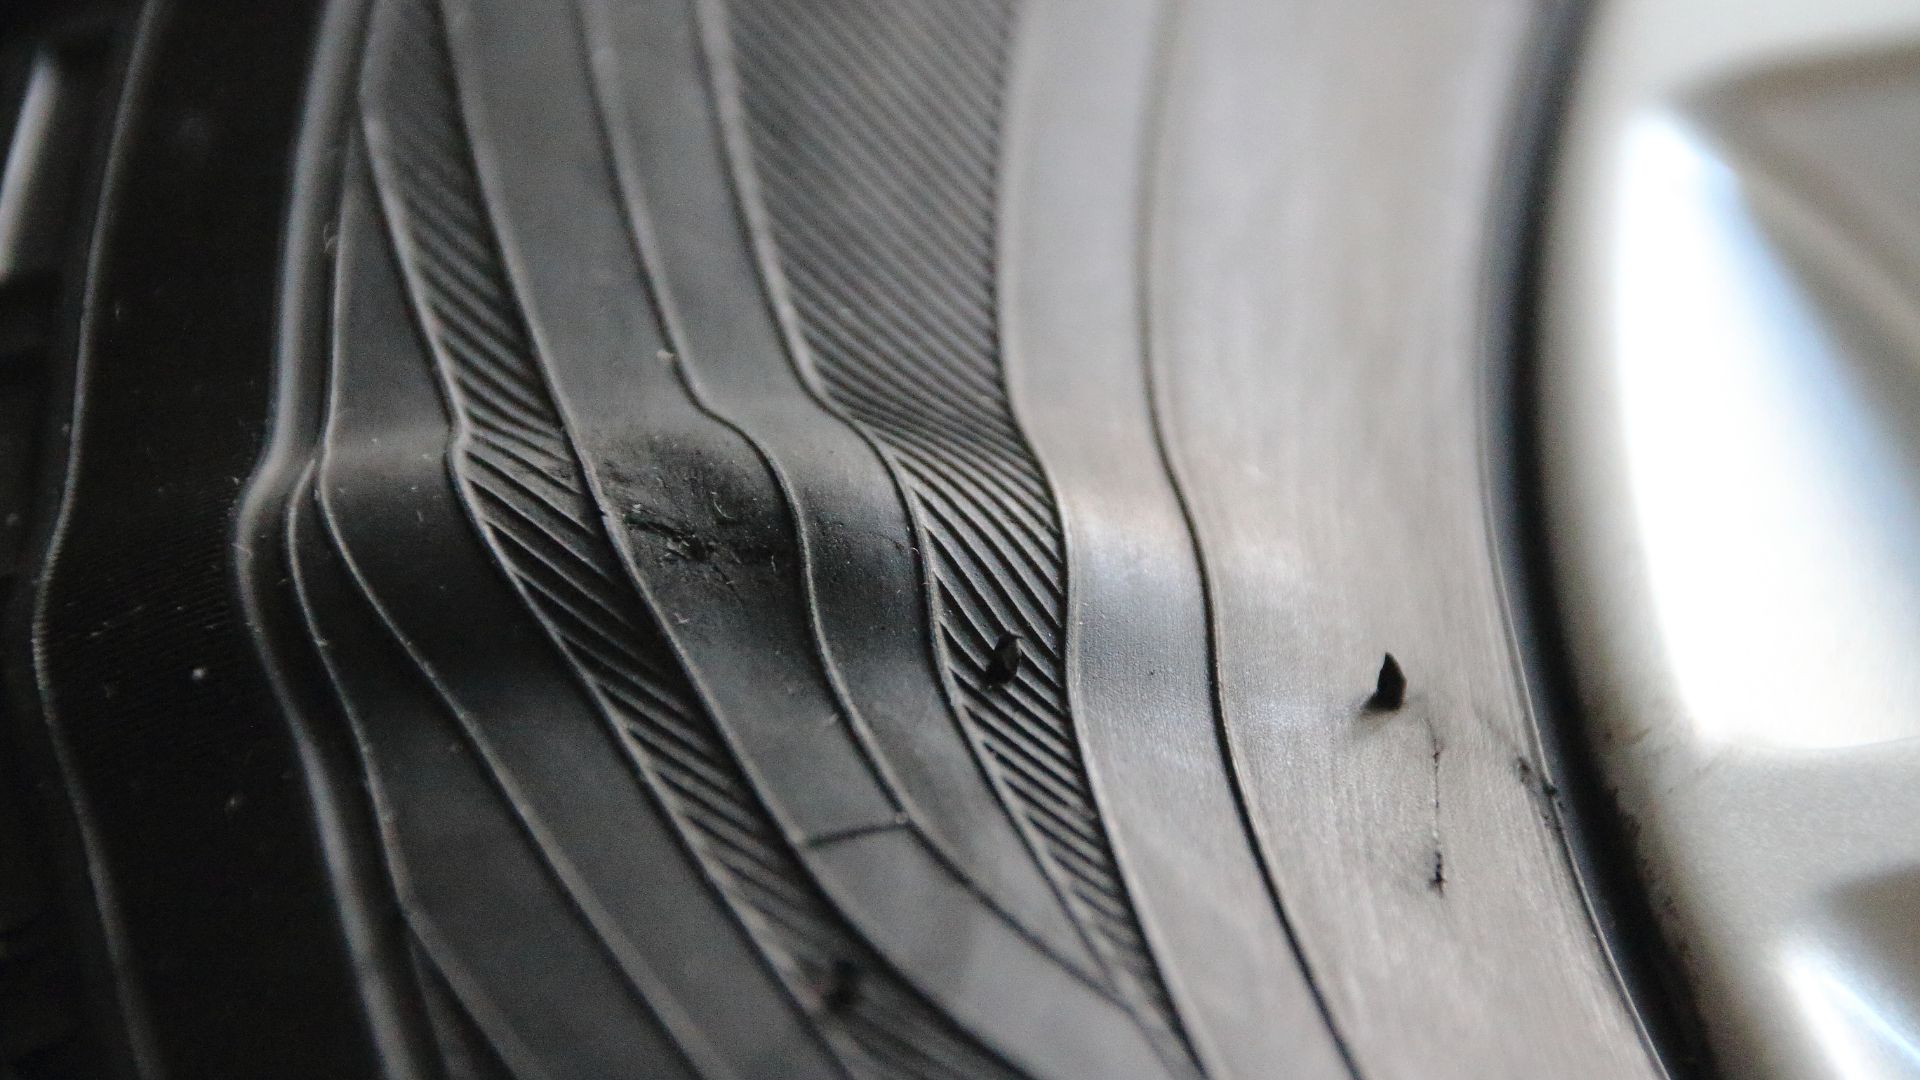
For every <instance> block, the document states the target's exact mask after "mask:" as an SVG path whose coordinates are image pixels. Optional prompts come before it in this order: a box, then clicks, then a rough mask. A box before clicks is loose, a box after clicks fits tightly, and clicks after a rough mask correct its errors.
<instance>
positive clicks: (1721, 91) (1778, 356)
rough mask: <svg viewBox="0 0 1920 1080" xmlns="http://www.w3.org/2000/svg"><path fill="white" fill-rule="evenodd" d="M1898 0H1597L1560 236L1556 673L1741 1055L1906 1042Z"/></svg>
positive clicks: (1556, 222)
mask: <svg viewBox="0 0 1920 1080" xmlns="http://www.w3.org/2000/svg"><path fill="white" fill-rule="evenodd" d="M1917 62H1920V4H1916V3H1913V2H1911V0H1908V2H1892V3H1889V2H1886V0H1818V2H1808V0H1617V2H1614V3H1611V4H1606V5H1603V6H1602V8H1601V10H1599V11H1598V12H1597V13H1596V15H1595V20H1594V25H1593V27H1592V32H1591V36H1590V39H1589V41H1588V43H1587V52H1586V55H1585V57H1584V59H1583V63H1582V65H1581V72H1580V83H1579V85H1578V86H1577V87H1576V90H1575V93H1574V97H1573V101H1572V104H1571V110H1570V113H1569V116H1568V126H1567V128H1566V129H1565V132H1564V135H1563V142H1562V146H1561V159H1560V162H1559V166H1558V173H1557V177H1556V185H1555V193H1554V206H1553V208H1552V211H1551V220H1550V228H1549V232H1548V239H1547V244H1548V248H1547V252H1546V263H1545V265H1546V267H1547V272H1546V274H1545V276H1544V283H1543V287H1544V289H1545V296H1544V297H1543V323H1542V329H1543V336H1542V339H1541V342H1540V345H1541V348H1540V354H1541V355H1540V361H1539V363H1540V365H1541V367H1540V372H1539V386H1540V393H1541V398H1542V400H1541V402H1540V408H1541V409H1542V410H1543V411H1542V417H1541V422H1540V432H1541V438H1540V445H1541V448H1542V451H1543V452H1544V454H1545V455H1546V459H1547V460H1546V462H1545V468H1546V472H1547V486H1548V496H1549V502H1550V504H1551V506H1550V510H1551V527H1552V534H1553V536H1552V538H1553V547H1554V553H1555V555H1554V557H1555V570H1556V577H1557V579H1558V584H1559V594H1560V598H1561V601H1562V604H1563V606H1564V609H1565V615H1566V617H1567V618H1568V620H1569V622H1568V629H1569V632H1570V639H1571V640H1572V641H1573V642H1574V653H1575V664H1576V668H1577V671H1576V678H1577V682H1578V685H1579V690H1580V694H1581V697H1582V699H1583V703H1584V705H1585V706H1586V712H1587V715H1588V716H1589V717H1590V721H1591V723H1592V725H1593V734H1594V738H1595V741H1596V743H1597V745H1598V747H1599V751H1600V753H1601V755H1602V758H1603V763H1604V766H1605V769H1606V772H1607V775H1608V777H1609V780H1610V781H1611V782H1612V784H1613V785H1614V786H1615V787H1616V789H1617V792H1618V797H1619V801H1620V804H1621V807H1622V809H1623V811H1624V812H1625V813H1626V815H1627V816H1628V818H1629V819H1630V822H1631V825H1632V832H1633V834H1634V836H1635V839H1636V842H1637V849H1638V854H1639V856H1640V858H1641V860H1642V863H1643V871H1644V873H1645V875H1646V877H1647V879H1648V881H1649V882H1650V885H1651V887H1652V889H1653V890H1654V894H1655V899H1656V901H1657V906H1658V907H1659V909H1660V910H1661V913H1662V915H1663V917H1664V919H1665V922H1666V927H1665V928H1666V931H1667V933H1668V935H1669V937H1670V939H1671V941H1672V943H1673V944H1674V945H1675V947H1676V948H1677V950H1678V951H1679V953H1680V955H1681V957H1682V959H1683V962H1684V963H1685V965H1686V967H1687V969H1688V972H1689V974H1690V976H1691V977H1692V981H1693V984H1694V987H1695V990H1696V993H1697V996H1698V999H1699V1004H1700V1007H1701V1012H1702V1014H1703V1016H1704V1018H1705V1021H1706V1024H1707V1027H1708V1029H1709V1034H1710V1036H1711V1038H1712V1040H1713V1042H1714V1043H1715V1045H1716V1050H1717V1053H1718V1056H1719V1058H1720V1064H1721V1065H1722V1067H1723V1068H1724V1070H1725V1075H1728V1076H1739V1077H1747V1076H1779V1077H1848V1078H1855V1077H1893V1076H1915V1075H1920V934H1916V933H1915V932H1914V926H1915V922H1916V920H1920V829H1916V828H1915V827H1914V826H1915V824H1916V822H1920V707H1917V706H1916V703H1917V702H1920V665H1916V663H1915V662H1914V657H1915V655H1916V648H1917V647H1920V469H1917V468H1916V466H1920V367H1916V366H1915V365H1916V364H1917V363H1920V213H1916V211H1920V142H1916V140H1915V138H1914V135H1915V126H1916V118H1920V63H1917Z"/></svg>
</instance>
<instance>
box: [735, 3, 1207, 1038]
mask: <svg viewBox="0 0 1920 1080" xmlns="http://www.w3.org/2000/svg"><path fill="white" fill-rule="evenodd" d="M1017 6H1018V5H1017V0H842V2H836V3H826V4H807V5H795V4H791V3H786V2H783V0H728V2H727V4H726V11H727V13H728V17H729V34H728V40H729V43H730V46H731V49H732V60H733V63H734V65H735V67H736V69H737V72H738V85H739V88H740V89H739V92H740V94H741V95H742V97H743V98H744V101H743V102H742V103H741V104H742V108H741V109H740V113H741V114H742V116H743V118H744V124H745V128H746V134H747V139H748V143H749V144H750V146H751V149H752V167H753V169H754V171H755V174H756V175H755V181H756V184H755V187H756V188H757V191H758V194H759V196H760V197H761V198H762V199H763V200H764V203H765V209H766V211H767V218H768V220H769V222H770V228H771V232H772V234H773V235H772V240H773V247H774V248H775V250H776V251H777V253H778V269H779V272H780V275H781V276H782V278H783V279H784V285H785V288H786V290H787V293H788V295H787V300H788V302H790V303H791V305H792V308H793V311H794V312H795V314H796V315H797V317H798V321H799V323H800V330H801V335H802V337H803V340H804V343H805V346H806V352H807V354H808V355H807V356H806V357H805V359H804V364H805V365H806V366H807V367H808V368H809V370H810V374H811V376H812V378H813V380H814V382H815V385H816V386H817V388H818V389H819V390H820V391H821V392H822V394H823V396H824V397H826V398H827V399H828V400H829V401H830V402H831V403H832V404H833V405H834V406H835V407H836V408H837V409H838V410H839V411H840V412H841V413H842V414H843V415H845V416H847V417H848V418H849V419H850V420H851V421H852V422H853V423H854V424H855V425H856V426H857V427H858V428H860V429H861V430H863V431H864V432H865V433H866V434H867V435H868V437H869V438H870V439H872V440H873V441H874V442H875V443H876V445H877V446H878V447H880V448H881V451H882V453H883V456H885V457H886V459H887V461H888V462H889V465H890V467H891V468H892V469H893V471H894V473H895V475H896V477H897V478H898V480H899V482H900V485H901V488H902V490H903V491H904V492H905V493H906V497H907V501H908V504H909V507H910V510H911V512H912V514H913V517H914V519H915V522H916V527H917V529H918V531H919V534H920V539H921V548H922V551H923V552H924V557H925V567H926V572H927V574H928V576H929V588H930V593H931V597H932V608H933V615H934V627H935V630H934V636H935V639H936V640H935V641H934V642H933V648H934V650H935V652H936V655H937V657H938V660H939V665H940V667H941V668H942V669H943V670H944V672H945V675H946V678H947V679H948V680H949V685H948V690H949V694H950V696H952V697H953V699H954V702H955V705H956V707H957V711H958V712H959V714H960V716H961V718H962V721H963V726H964V727H965V728H966V729H967V733H968V735H969V738H970V741H971V743H972V745H973V747H974V750H975V754H976V756H977V757H978V758H979V759H980V761H981V764H982V765H983V767H984V770H985V772H986V773H987V774H988V776H990V777H991V779H992V781H993V784H994V786H995V788H996V794H997V795H998V797H999V798H1000V799H1001V801H1002V803H1003V804H1004V805H1006V806H1007V808H1008V810H1009V812H1010V813H1011V814H1012V816H1013V817H1014V819H1015V821H1016V822H1017V823H1018V825H1019V826H1020V828H1021V831H1022V833H1023V835H1025V836H1026V837H1027V840H1028V844H1029V846H1030V848H1031V849H1032V851H1033V852H1034V855H1035V857H1036V859H1037V860H1038V861H1039V863H1040V864H1041V866H1042V867H1043V868H1044V870H1045V871H1046V873H1047V875H1048V877H1049V878H1050V879H1051V880H1052V881H1053V883H1054V887H1055V889H1056V891H1057V893H1058V894H1059V895H1060V897H1061V900H1062V903H1063V905H1064V906H1065V907H1066V909H1067V910H1068V912H1069V913H1070V914H1071V915H1072V916H1073V918H1074V920H1075V922H1076V924H1077V925H1078V926H1079V927H1080V928H1081V932H1082V934H1083V936H1084V937H1085V938H1086V939H1087V941H1088V944H1089V945H1090V946H1091V948H1092V950H1093V952H1094V954H1095V955H1096V956H1097V957H1099V958H1100V961H1101V963H1102V964H1103V966H1104V967H1105V969H1106V970H1105V976H1106V978H1107V980H1108V983H1109V985H1110V986H1111V988H1112V989H1113V990H1114V991H1115V992H1116V994H1117V995H1118V996H1119V997H1120V998H1121V1000H1123V1001H1125V1002H1127V1003H1128V1005H1129V1006H1130V1008H1131V1009H1132V1010H1133V1011H1134V1013H1135V1015H1136V1017H1137V1018H1138V1019H1139V1021H1140V1022H1141V1024H1142V1026H1143V1028H1144V1029H1146V1030H1147V1031H1148V1032H1149V1033H1150V1034H1151V1035H1153V1036H1154V1038H1155V1041H1156V1044H1157V1045H1158V1046H1159V1047H1160V1051H1161V1054H1162V1056H1163V1057H1164V1058H1166V1059H1167V1063H1168V1064H1169V1066H1170V1067H1173V1068H1176V1069H1178V1070H1180V1071H1189V1072H1191V1071H1197V1064H1196V1063H1195V1062H1194V1058H1193V1055H1192V1050H1191V1048H1190V1047H1189V1046H1188V1045H1187V1043H1186V1038H1185V1035H1184V1032H1183V1030H1182V1027H1181V1024H1180V1021H1179V1019H1178V1017H1177V1015H1176V1014H1175V1011H1174V1009H1173V1006H1172V1004H1171V1002H1170V1000H1169V998H1168V995H1167V992H1166V989H1165V987H1164V985H1163V983H1162V981H1161V979H1160V976H1159V973H1158V969H1157V966H1156V965H1155V963H1154V961H1153V958H1152V955H1151V953H1150V951H1149V948H1148V946H1147V943H1146V941H1145V938H1144V935H1143V933H1142V931H1141V929H1140V926H1139V923H1138V919H1137V916H1136V914H1135V912H1134V909H1133V907H1132V904H1131V902H1130V899H1129V897H1128V894H1127V889H1126V886H1125V884H1124V882H1123V881H1122V879H1121V876H1120V872H1119V869H1118V867H1117V865H1116V860H1115V856H1114V854H1113V851H1112V846H1111V843H1110V841H1109V839H1108V837H1107V834H1106V829H1105V825H1104V823H1103V821H1102V818H1101V815H1100V811H1099V808H1098V806H1097V804H1096V801H1095V799H1094V796H1093V793H1092V790H1091V785H1090V783H1089V780H1088V777H1087V772H1086V768H1085V764H1084V762H1083V761H1082V759H1081V754H1080V749H1079V744H1078V742H1077V740H1076V737H1075V733H1074V730H1073V720H1072V716H1071V711H1070V707H1069V703H1068V698H1067V691H1066V675H1065V670H1064V669H1065V630H1064V626H1063V621H1064V611H1065V608H1066V573H1067V571H1066V556H1065V541H1064V539H1063V536H1062V534H1061V526H1060V523H1059V518H1058V515H1057V511H1056V507H1055V505H1054V502H1053V497H1052V493H1051V489H1050V487H1049V484H1048V482H1047V479H1046V477H1045V476H1044V474H1043V472H1042V470H1041V466H1040V464H1039V462H1038V460H1037V459H1036V457H1035V456H1034V454H1033V452H1032V450H1031V449H1030V448H1029V446H1028V444H1027V442H1026V439H1025V436H1024V434H1023V433H1022V431H1021V430H1020V426H1019V424H1018V421H1017V419H1016V417H1015V415H1014V412H1013V409H1012V406H1011V404H1010V402H1009V399H1008V395H1007V391H1006V389H1005V386H1004V384H1003V380H1002V374H1001V371H1000V358H999V345H998V335H997V329H996V307H995V295H994V281H995V250H994V247H995V245H994V235H995V211H994V206H995V191H996V188H995V185H996V175H995V173H996V161H997V157H998V127H999V118H1000V114H1001V108H1002V103H1001V100H1000V96H1001V93H1002V86H1003V83H1004V78H1005V68H1006V66H1007V55H1006V54H1007V52H1008V49H1009V45H1010V38H1011V35H1012V27H1013V25H1014V23H1015V21H1016V17H1017Z"/></svg>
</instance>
